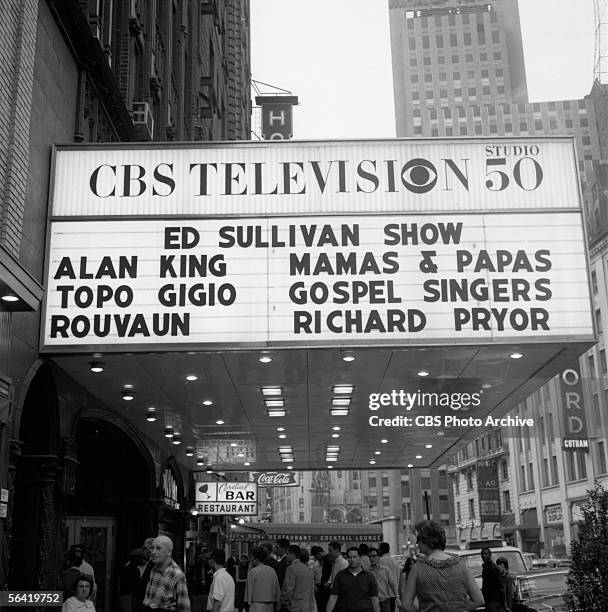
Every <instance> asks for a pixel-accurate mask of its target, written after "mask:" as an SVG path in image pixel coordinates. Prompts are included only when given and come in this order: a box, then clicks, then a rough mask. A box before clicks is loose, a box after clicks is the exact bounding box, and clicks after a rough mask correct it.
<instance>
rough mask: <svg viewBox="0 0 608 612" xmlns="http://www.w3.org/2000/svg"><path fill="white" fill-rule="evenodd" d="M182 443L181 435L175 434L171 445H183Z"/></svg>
mask: <svg viewBox="0 0 608 612" xmlns="http://www.w3.org/2000/svg"><path fill="white" fill-rule="evenodd" d="M181 443H182V437H181V436H180V435H179V434H175V435H174V436H173V439H172V440H171V444H181Z"/></svg>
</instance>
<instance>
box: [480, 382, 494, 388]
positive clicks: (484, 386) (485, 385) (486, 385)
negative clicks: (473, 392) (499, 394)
mask: <svg viewBox="0 0 608 612" xmlns="http://www.w3.org/2000/svg"><path fill="white" fill-rule="evenodd" d="M481 388H482V389H491V388H492V385H491V384H490V383H483V385H481Z"/></svg>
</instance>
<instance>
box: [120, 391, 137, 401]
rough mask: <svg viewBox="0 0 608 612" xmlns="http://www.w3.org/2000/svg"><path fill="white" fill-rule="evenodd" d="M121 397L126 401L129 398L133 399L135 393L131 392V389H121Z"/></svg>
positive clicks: (129, 399)
mask: <svg viewBox="0 0 608 612" xmlns="http://www.w3.org/2000/svg"><path fill="white" fill-rule="evenodd" d="M122 399H123V400H125V401H126V402H130V401H131V400H133V399H135V393H133V391H123V392H122Z"/></svg>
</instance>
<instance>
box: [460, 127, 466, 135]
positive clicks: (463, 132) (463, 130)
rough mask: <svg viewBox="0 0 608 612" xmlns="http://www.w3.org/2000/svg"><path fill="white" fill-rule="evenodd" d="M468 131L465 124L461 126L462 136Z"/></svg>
mask: <svg viewBox="0 0 608 612" xmlns="http://www.w3.org/2000/svg"><path fill="white" fill-rule="evenodd" d="M467 132H468V129H467V128H466V126H463V127H461V128H460V135H461V136H466V135H467Z"/></svg>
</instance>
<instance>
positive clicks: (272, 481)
mask: <svg viewBox="0 0 608 612" xmlns="http://www.w3.org/2000/svg"><path fill="white" fill-rule="evenodd" d="M251 480H252V482H255V483H256V484H257V485H258V487H297V486H298V484H299V482H298V473H297V472H252V473H251Z"/></svg>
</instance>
